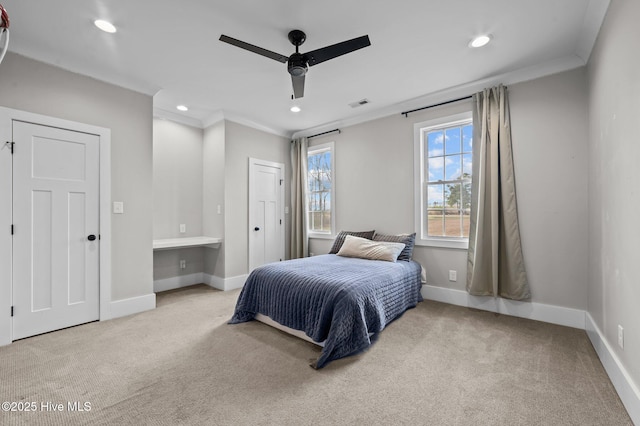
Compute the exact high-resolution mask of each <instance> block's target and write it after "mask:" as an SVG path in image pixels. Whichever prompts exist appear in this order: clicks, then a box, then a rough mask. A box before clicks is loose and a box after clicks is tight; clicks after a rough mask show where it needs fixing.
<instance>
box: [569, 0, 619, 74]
mask: <svg viewBox="0 0 640 426" xmlns="http://www.w3.org/2000/svg"><path fill="white" fill-rule="evenodd" d="M609 3H611V2H610V0H590V1H589V4H588V5H587V10H586V12H585V14H584V20H583V21H582V30H581V31H580V35H579V37H578V47H577V48H576V55H578V57H579V58H580V59H582V60H583V61H584V63H585V64H586V63H587V62H589V57H590V56H591V51H592V50H593V46H595V44H596V40H597V39H598V34H599V33H600V27H602V24H603V22H604V18H605V15H606V14H607V9H608V8H609Z"/></svg>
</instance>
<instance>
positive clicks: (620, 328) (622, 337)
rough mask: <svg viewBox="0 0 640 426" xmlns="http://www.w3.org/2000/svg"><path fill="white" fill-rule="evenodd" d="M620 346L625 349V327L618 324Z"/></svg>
mask: <svg viewBox="0 0 640 426" xmlns="http://www.w3.org/2000/svg"><path fill="white" fill-rule="evenodd" d="M618 346H620V347H621V348H622V349H624V328H622V326H621V325H620V324H618Z"/></svg>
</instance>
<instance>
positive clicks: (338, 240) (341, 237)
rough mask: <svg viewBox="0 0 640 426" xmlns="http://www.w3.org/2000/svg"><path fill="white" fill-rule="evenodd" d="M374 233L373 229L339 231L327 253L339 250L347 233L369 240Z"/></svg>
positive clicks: (334, 252)
mask: <svg viewBox="0 0 640 426" xmlns="http://www.w3.org/2000/svg"><path fill="white" fill-rule="evenodd" d="M375 233H376V231H375V230H373V231H340V233H339V234H338V236H337V237H336V239H335V241H334V242H333V246H332V247H331V250H330V251H329V254H336V253H338V252H339V251H340V248H341V247H342V244H344V239H345V238H346V237H347V235H353V236H354V237H360V238H366V239H368V240H370V239H372V238H373V235H374V234H375ZM391 242H392V243H393V242H395V241H391Z"/></svg>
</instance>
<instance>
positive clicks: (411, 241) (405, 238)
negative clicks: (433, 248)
mask: <svg viewBox="0 0 640 426" xmlns="http://www.w3.org/2000/svg"><path fill="white" fill-rule="evenodd" d="M373 241H387V242H390V243H403V244H404V249H403V250H402V252H400V255H399V256H398V260H406V261H409V260H411V256H412V255H413V246H414V245H415V243H416V233H415V232H414V233H413V234H400V235H387V234H376V235H374V236H373Z"/></svg>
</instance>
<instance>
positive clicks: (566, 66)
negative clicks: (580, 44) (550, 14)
mask: <svg viewBox="0 0 640 426" xmlns="http://www.w3.org/2000/svg"><path fill="white" fill-rule="evenodd" d="M584 65H585V62H584V61H583V60H582V59H581V58H580V57H579V56H578V55H571V56H565V57H563V58H559V59H554V60H551V61H548V62H544V63H541V64H537V65H534V66H530V67H526V68H521V69H518V70H514V71H510V72H506V73H503V74H498V75H495V76H492V77H488V78H484V79H481V80H476V81H473V82H470V83H466V84H462V85H459V86H453V87H450V88H448V89H444V90H440V91H437V92H433V93H429V94H426V95H422V96H419V97H416V98H413V99H409V100H406V101H403V102H400V103H397V104H393V105H390V106H388V107H384V108H379V109H376V110H374V111H370V112H368V113H366V114H362V115H358V116H356V117H352V118H348V119H344V120H338V121H333V122H330V123H325V124H322V125H319V126H316V127H312V128H310V129H305V130H300V131H296V132H294V133H293V135H292V139H296V138H299V137H308V136H310V135H313V134H316V133H322V132H325V131H328V130H333V129H336V128H342V127H349V126H354V125H356V124H361V123H365V122H367V121H372V120H377V119H380V118H384V117H388V116H391V115H394V114H400V113H402V112H403V111H408V110H412V109H416V108H421V107H424V106H426V105H434V104H438V103H440V102H446V101H449V100H451V99H456V98H460V97H465V96H469V95H472V94H474V93H476V92H479V91H481V90H483V89H484V88H487V87H491V86H495V85H498V84H504V85H511V84H516V83H521V82H524V81H530V80H535V79H537V78H541V77H545V76H548V75H552V74H557V73H560V72H564V71H569V70H571V69H575V68H580V67H582V66H584Z"/></svg>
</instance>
